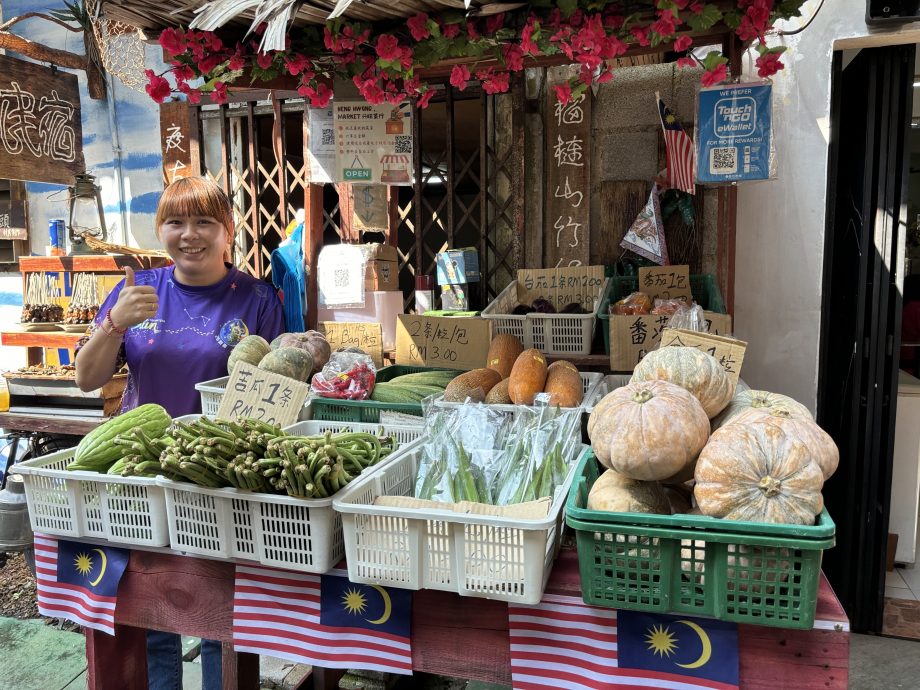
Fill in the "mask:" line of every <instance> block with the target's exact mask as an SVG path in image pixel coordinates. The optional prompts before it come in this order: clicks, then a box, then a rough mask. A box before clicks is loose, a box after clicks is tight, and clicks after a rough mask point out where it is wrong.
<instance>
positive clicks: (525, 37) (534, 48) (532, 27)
mask: <svg viewBox="0 0 920 690" xmlns="http://www.w3.org/2000/svg"><path fill="white" fill-rule="evenodd" d="M539 25H540V23H539V22H538V21H537V20H536V18H535V17H532V16H531V17H530V18H529V19H528V20H527V23H526V24H525V25H524V29H523V31H521V50H522V51H523V52H524V53H526V54H528V55H539V54H540V46H538V45H537V44H536V43H535V42H534V40H533V33H534V31H536V30H537V27H538V26H539Z"/></svg>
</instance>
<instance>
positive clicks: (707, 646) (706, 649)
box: [677, 621, 712, 668]
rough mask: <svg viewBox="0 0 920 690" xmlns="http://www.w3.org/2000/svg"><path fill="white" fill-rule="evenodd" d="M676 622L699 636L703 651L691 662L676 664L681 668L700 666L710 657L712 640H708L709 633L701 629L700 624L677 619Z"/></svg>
mask: <svg viewBox="0 0 920 690" xmlns="http://www.w3.org/2000/svg"><path fill="white" fill-rule="evenodd" d="M677 622H678V623H683V624H684V625H686V626H687V627H688V628H690V629H691V630H692V631H693V632H695V633H696V634H697V635H699V636H700V642H702V643H703V653H702V654H700V658H699V659H697V660H696V661H694V662H693V663H692V664H677V665H678V666H680V667H681V668H700V666H705V665H706V663H707V662H708V661H709V659H710V657H712V642H710V641H709V635H707V634H706V631H705V630H703V629H702V628H701V627H700V626H698V625H697V624H696V623H694V622H692V621H677Z"/></svg>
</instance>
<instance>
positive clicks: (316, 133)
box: [309, 107, 335, 184]
mask: <svg viewBox="0 0 920 690" xmlns="http://www.w3.org/2000/svg"><path fill="white" fill-rule="evenodd" d="M309 118H310V182H312V183H313V184H326V183H327V182H334V181H335V180H334V179H333V177H334V176H335V125H334V124H333V111H332V108H331V107H330V108H310V109H309Z"/></svg>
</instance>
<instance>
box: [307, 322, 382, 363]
mask: <svg viewBox="0 0 920 690" xmlns="http://www.w3.org/2000/svg"><path fill="white" fill-rule="evenodd" d="M320 328H321V329H322V332H323V335H325V336H326V340H327V341H328V342H329V347H331V348H332V349H333V351H334V350H336V349H338V348H340V347H359V348H361V349H362V350H364V351H365V352H366V353H367V354H369V355H370V356H371V359H373V360H374V366H376V367H377V368H380V367H381V366H383V333H382V330H381V328H380V324H379V323H361V322H345V321H323V322H322V323H321V324H320Z"/></svg>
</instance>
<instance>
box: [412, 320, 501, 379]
mask: <svg viewBox="0 0 920 690" xmlns="http://www.w3.org/2000/svg"><path fill="white" fill-rule="evenodd" d="M491 341H492V324H491V323H490V322H489V320H488V319H480V318H452V317H447V316H417V315H415V314H399V315H398V316H397V322H396V363H397V364H412V365H415V366H426V367H446V368H448V369H480V368H482V367H484V366H485V365H486V357H487V356H488V354H489V343H490V342H491Z"/></svg>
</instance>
